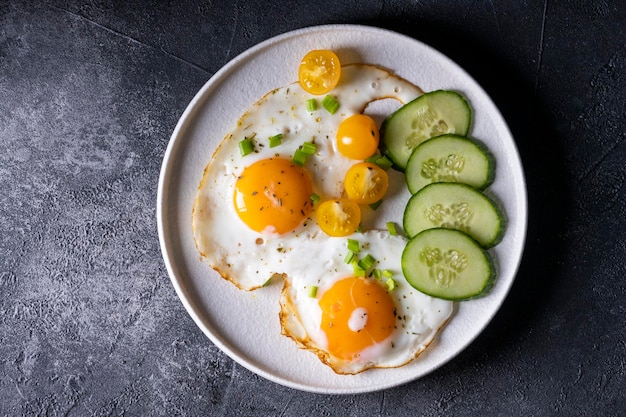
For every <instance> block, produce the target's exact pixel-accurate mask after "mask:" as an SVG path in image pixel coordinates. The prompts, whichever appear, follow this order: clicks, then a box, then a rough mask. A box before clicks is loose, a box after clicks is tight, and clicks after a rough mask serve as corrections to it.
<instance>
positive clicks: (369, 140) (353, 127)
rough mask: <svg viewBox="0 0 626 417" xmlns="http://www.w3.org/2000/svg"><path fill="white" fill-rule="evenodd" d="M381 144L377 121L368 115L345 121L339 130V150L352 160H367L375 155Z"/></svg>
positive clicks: (359, 115) (356, 115)
mask: <svg viewBox="0 0 626 417" xmlns="http://www.w3.org/2000/svg"><path fill="white" fill-rule="evenodd" d="M379 142H380V132H379V131H378V126H377V125H376V121H374V119H372V118H371V117H369V116H368V115H366V114H354V115H352V116H350V117H348V118H347V119H344V120H343V121H342V122H341V123H340V124H339V128H338V129H337V149H338V150H339V152H340V153H341V154H342V155H343V156H345V157H346V158H350V159H366V158H369V157H370V156H372V155H374V153H375V152H376V149H378V143H379Z"/></svg>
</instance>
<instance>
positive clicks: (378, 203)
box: [370, 199, 383, 210]
mask: <svg viewBox="0 0 626 417" xmlns="http://www.w3.org/2000/svg"><path fill="white" fill-rule="evenodd" d="M381 204H383V200H382V199H381V200H378V201H377V202H375V203H372V204H370V207H371V209H372V210H376V209H378V207H380V205H381Z"/></svg>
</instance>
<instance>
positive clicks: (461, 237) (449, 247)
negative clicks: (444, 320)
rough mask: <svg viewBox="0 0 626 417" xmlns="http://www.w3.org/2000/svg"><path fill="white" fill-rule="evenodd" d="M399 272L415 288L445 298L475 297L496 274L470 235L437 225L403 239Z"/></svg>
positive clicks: (488, 259)
mask: <svg viewBox="0 0 626 417" xmlns="http://www.w3.org/2000/svg"><path fill="white" fill-rule="evenodd" d="M402 272H403V273H404V276H405V278H406V280H407V281H408V283H409V284H411V286H413V287H414V288H416V289H417V290H419V291H421V292H423V293H424V294H428V295H430V296H432V297H437V298H445V299H447V300H467V299H470V298H475V297H478V296H479V295H482V294H484V293H485V292H486V291H488V290H489V289H490V288H491V287H492V286H493V283H494V281H495V276H496V274H495V267H494V264H493V260H492V258H491V257H490V256H489V254H488V253H487V252H486V251H485V250H484V249H483V248H481V247H480V245H479V244H478V243H477V242H476V241H475V240H474V239H472V238H471V237H470V236H468V235H467V234H465V233H463V232H460V231H458V230H451V229H440V228H438V229H429V230H425V231H423V232H421V233H419V234H418V235H416V236H415V237H413V238H412V239H411V240H410V241H409V242H408V243H407V245H406V247H405V248H404V251H403V252H402Z"/></svg>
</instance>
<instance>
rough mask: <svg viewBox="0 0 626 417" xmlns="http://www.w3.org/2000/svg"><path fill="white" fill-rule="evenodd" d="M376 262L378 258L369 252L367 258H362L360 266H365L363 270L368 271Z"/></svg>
mask: <svg viewBox="0 0 626 417" xmlns="http://www.w3.org/2000/svg"><path fill="white" fill-rule="evenodd" d="M375 262H376V259H374V257H373V256H372V255H370V254H369V253H368V254H367V255H366V256H365V258H363V259H361V260H360V261H359V267H361V268H363V270H365V271H367V270H368V269H370V268H371V267H373V266H374V263H375Z"/></svg>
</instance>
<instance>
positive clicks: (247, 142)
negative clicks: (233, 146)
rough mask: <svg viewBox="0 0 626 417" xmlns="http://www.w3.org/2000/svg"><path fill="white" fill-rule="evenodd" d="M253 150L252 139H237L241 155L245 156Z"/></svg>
mask: <svg viewBox="0 0 626 417" xmlns="http://www.w3.org/2000/svg"><path fill="white" fill-rule="evenodd" d="M253 151H254V143H252V139H248V138H245V139H243V140H241V141H239V152H240V153H241V156H246V155H248V154H250V153H252V152H253Z"/></svg>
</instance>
